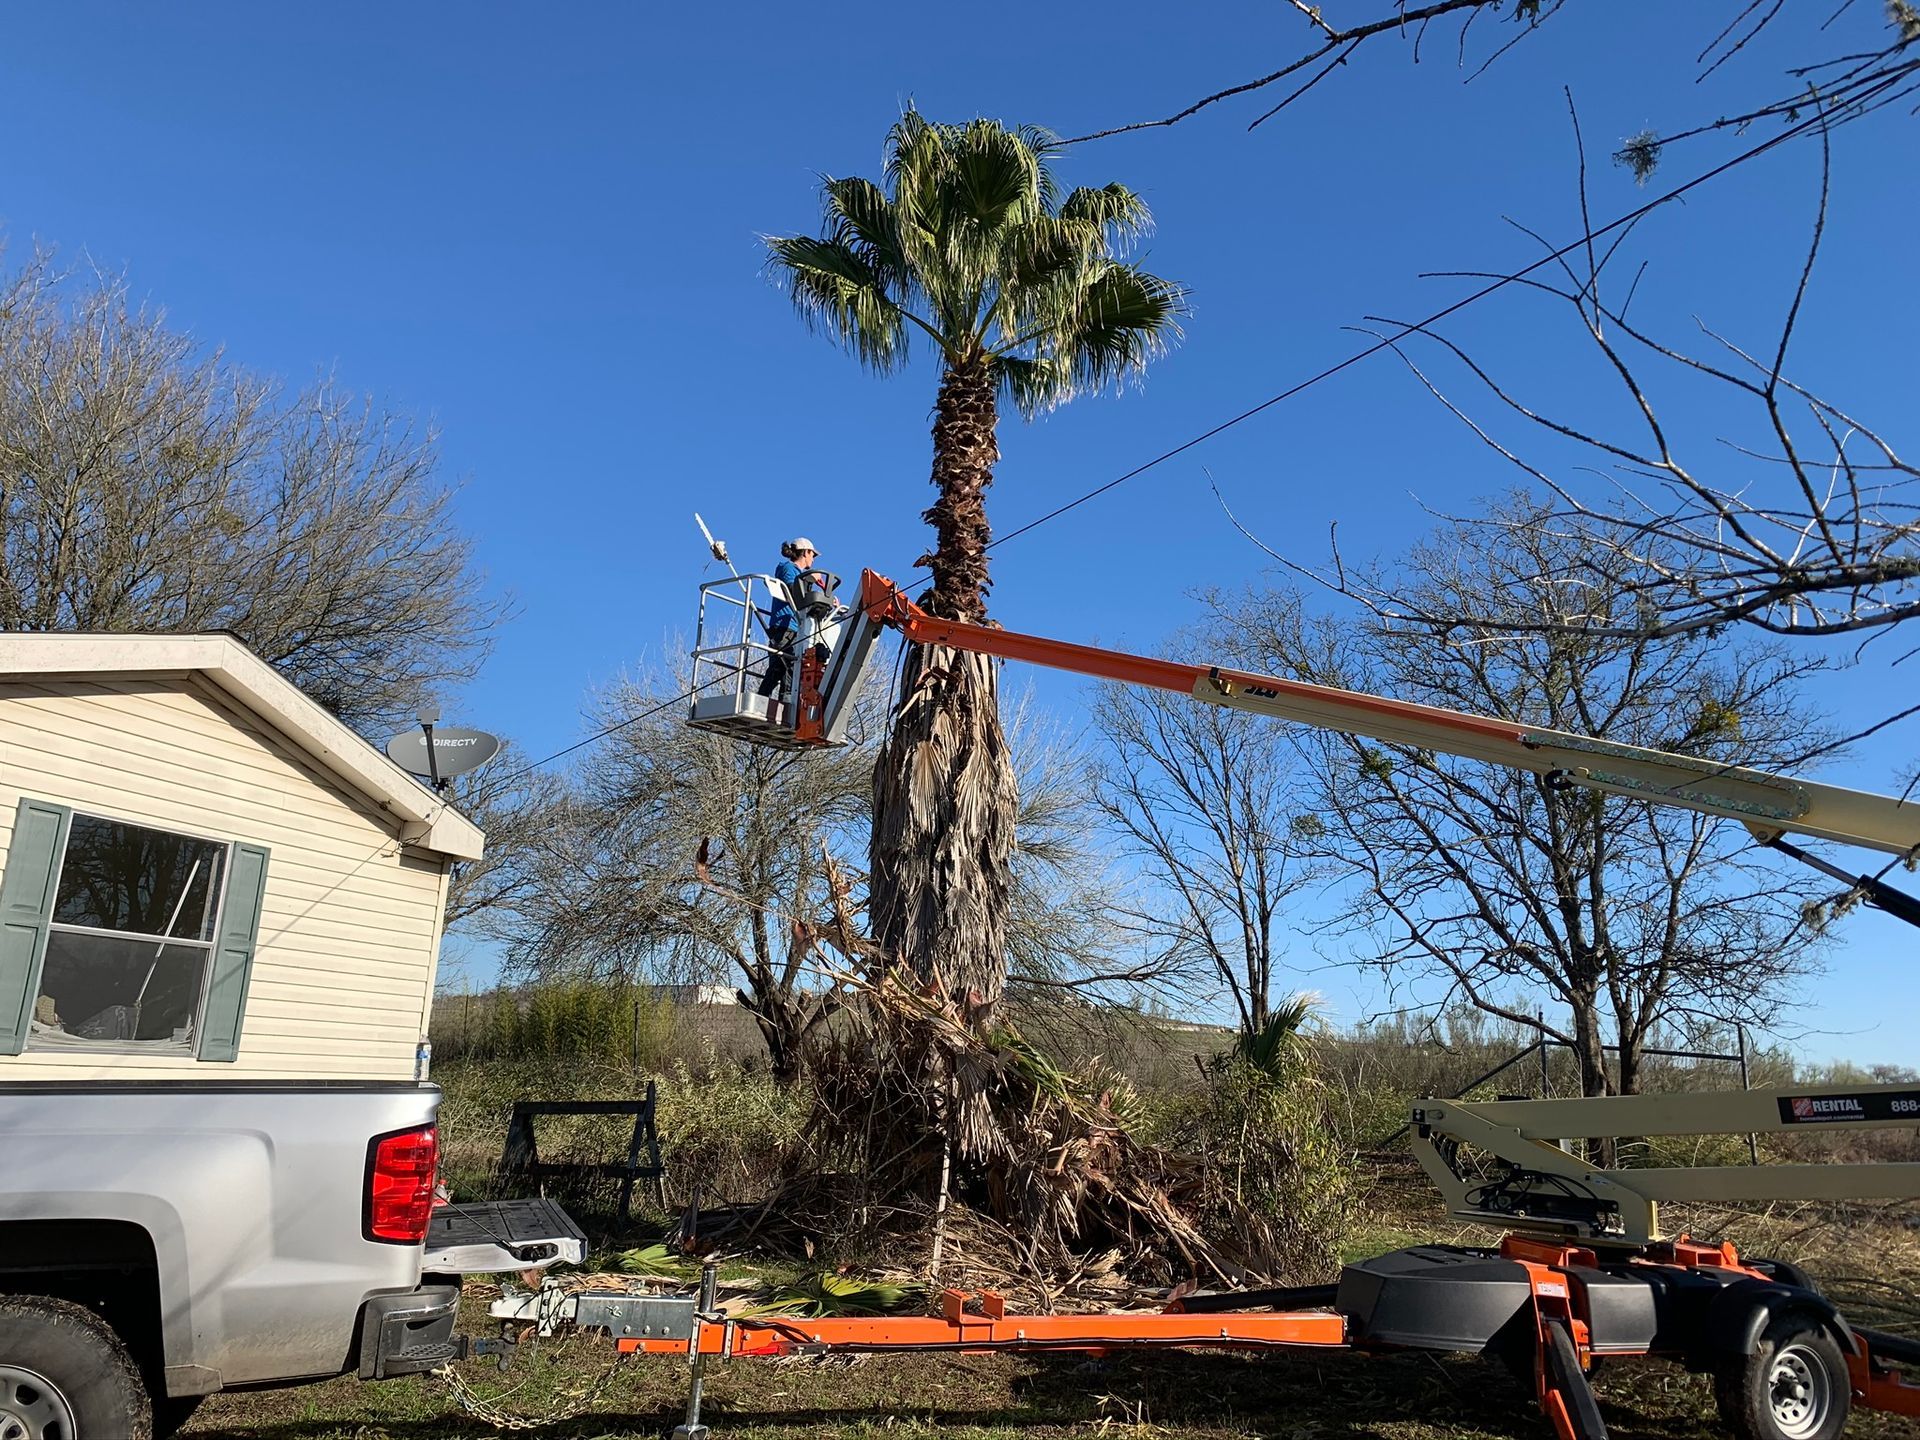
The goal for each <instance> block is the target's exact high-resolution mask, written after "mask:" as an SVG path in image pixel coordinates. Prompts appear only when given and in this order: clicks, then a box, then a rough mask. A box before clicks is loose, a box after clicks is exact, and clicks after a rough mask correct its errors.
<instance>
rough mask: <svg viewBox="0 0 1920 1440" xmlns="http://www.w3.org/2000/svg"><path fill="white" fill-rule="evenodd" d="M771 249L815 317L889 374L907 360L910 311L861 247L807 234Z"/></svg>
mask: <svg viewBox="0 0 1920 1440" xmlns="http://www.w3.org/2000/svg"><path fill="white" fill-rule="evenodd" d="M767 249H768V250H769V251H770V252H771V253H772V256H773V260H774V263H775V264H776V265H777V266H779V267H780V269H781V270H783V271H784V272H785V274H786V279H787V287H788V290H789V292H790V293H791V294H792V296H793V303H794V307H795V308H796V309H797V310H799V311H800V313H801V314H802V315H804V316H806V318H807V320H808V322H809V323H811V324H816V325H818V326H820V327H821V328H823V329H826V330H828V331H830V332H831V333H832V334H833V336H834V337H835V338H836V339H837V340H839V341H840V342H841V343H842V344H844V345H846V346H847V347H848V348H849V349H851V350H852V351H853V352H854V354H856V355H858V356H859V357H860V359H861V360H862V361H863V362H865V363H866V364H867V365H869V366H871V367H872V368H873V369H875V370H878V371H880V372H882V373H883V374H884V373H885V372H887V371H890V370H893V369H896V368H897V367H898V366H900V365H902V364H904V363H905V361H906V358H907V319H906V315H905V313H904V312H903V311H902V310H901V309H900V307H899V306H898V305H897V304H895V303H894V301H893V299H892V298H891V297H890V296H889V295H888V294H887V292H886V286H885V282H884V280H883V279H882V277H881V276H880V274H879V273H878V272H877V271H876V270H875V269H874V267H873V265H872V264H870V263H869V262H868V261H867V260H866V259H865V258H864V257H863V256H861V255H860V254H859V252H858V251H856V250H854V249H852V248H851V247H849V246H847V245H844V244H841V243H840V242H838V241H835V240H815V239H813V238H811V237H810V236H805V235H797V236H793V237H791V238H787V239H772V240H769V241H768V242H767Z"/></svg>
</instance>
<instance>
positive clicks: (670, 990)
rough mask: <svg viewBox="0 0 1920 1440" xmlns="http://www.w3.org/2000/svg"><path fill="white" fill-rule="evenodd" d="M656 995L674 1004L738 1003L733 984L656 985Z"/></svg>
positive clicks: (657, 997)
mask: <svg viewBox="0 0 1920 1440" xmlns="http://www.w3.org/2000/svg"><path fill="white" fill-rule="evenodd" d="M653 993H654V997H655V998H656V999H659V1000H665V1001H668V1002H669V1003H671V1004H674V1005H738V1004H739V1003H740V996H739V995H738V994H737V993H736V992H735V990H734V988H733V987H732V986H731V985H656V986H654V987H653Z"/></svg>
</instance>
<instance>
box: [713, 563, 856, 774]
mask: <svg viewBox="0 0 1920 1440" xmlns="http://www.w3.org/2000/svg"><path fill="white" fill-rule="evenodd" d="M839 587H840V577H839V576H837V575H834V574H832V573H830V572H828V571H825V570H809V571H806V572H804V574H803V575H802V576H801V584H800V586H799V587H798V589H799V591H800V593H799V594H797V595H796V594H795V593H793V590H791V589H790V588H789V587H788V586H787V585H786V584H785V583H784V582H783V581H781V580H779V579H777V578H776V577H774V576H772V575H729V576H728V577H727V578H726V579H724V580H710V581H708V582H707V583H706V584H704V585H702V586H701V587H700V610H699V614H698V616H697V618H696V620H695V625H694V642H693V691H692V693H693V702H692V709H691V710H690V712H689V713H688V716H687V723H688V724H689V725H691V726H692V727H693V728H694V729H696V730H710V731H713V732H714V733H716V734H720V735H731V736H733V737H734V738H735V739H738V740H746V741H749V742H750V743H752V744H755V745H767V746H771V747H772V748H774V749H776V750H802V749H808V748H813V747H815V746H818V745H819V744H821V743H822V742H821V741H820V740H817V739H816V740H807V739H802V738H801V737H800V735H799V733H797V732H799V731H800V730H801V729H802V728H804V726H803V722H804V721H805V720H807V719H808V717H809V714H810V712H816V713H817V711H818V708H819V704H820V698H819V691H820V686H821V683H822V675H823V668H824V667H823V662H822V661H821V660H820V659H819V658H818V656H819V655H820V654H821V653H822V652H825V653H827V654H832V653H833V652H834V651H835V650H836V649H837V648H838V647H839V644H840V638H841V631H842V628H843V623H844V619H845V610H844V607H842V606H841V605H839V604H838V602H836V601H835V600H834V599H833V594H834V592H835V591H836V590H838V589H839ZM776 603H777V604H780V605H784V606H786V607H787V608H788V609H790V610H791V612H792V613H793V614H794V616H795V617H796V618H797V620H798V622H799V623H798V627H797V629H796V631H795V632H794V635H793V638H792V641H791V643H790V644H789V645H785V646H783V645H781V644H779V643H778V638H779V637H777V636H775V635H774V634H773V633H772V630H771V620H772V615H773V608H774V606H775V604H776ZM796 662H797V663H796ZM763 692H766V693H763ZM828 743H839V742H838V741H837V740H835V741H833V742H828Z"/></svg>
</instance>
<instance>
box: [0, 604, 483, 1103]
mask: <svg viewBox="0 0 1920 1440" xmlns="http://www.w3.org/2000/svg"><path fill="white" fill-rule="evenodd" d="M0 832H3V833H0V1085H4V1084H5V1083H7V1082H9V1081H16V1080H21V1081H70V1080H95V1081H97V1080H128V1081H156V1080H165V1081H170V1080H211V1079H256V1080H269V1079H270V1080H355V1081H365V1080H400V1081H405V1080H409V1079H412V1078H413V1077H414V1074H415V1056H416V1053H417V1050H418V1046H419V1043H420V1040H421V1037H422V1036H424V1035H425V1034H426V1032H427V1012H428V1007H429V1004H430V1003H431V998H432V995H433V983H434V970H435V966H436V964H437V961H438V958H439V950H440V927H441V915H442V913H443V910H444V902H445V899H446V893H447V883H448V877H449V873H450V871H451V869H452V867H453V865H454V864H455V863H457V862H458V861H461V860H472V859H477V858H478V857H479V855H480V851H481V844H482V836H481V834H480V832H479V830H478V829H476V828H475V826H474V825H473V824H472V823H471V822H470V821H468V820H467V819H466V818H464V817H463V816H461V815H459V814H458V813H456V812H455V811H453V810H452V809H450V808H449V807H448V805H447V802H446V801H445V799H444V798H443V797H440V796H437V795H435V794H434V793H433V792H432V791H430V790H428V789H427V788H426V787H425V786H423V785H422V784H420V783H419V782H418V781H417V780H415V779H414V778H413V777H412V776H410V775H408V774H407V773H406V772H405V771H403V770H401V769H400V768H399V767H398V766H397V765H395V764H394V763H393V762H392V761H390V760H388V759H387V758H386V756H384V755H382V754H381V753H380V752H379V751H378V750H376V749H375V748H374V747H373V746H371V745H369V744H367V742H366V741H364V740H362V739H361V738H360V737H359V736H358V735H356V734H354V733H353V731H352V730H350V729H348V728H347V726H345V725H343V724H342V723H341V722H340V721H339V720H337V719H335V718H334V717H333V716H332V715H331V714H329V713H328V712H327V711H326V710H324V709H323V708H321V707H320V706H319V705H317V704H315V703H314V702H313V701H312V700H310V699H308V698H307V697H306V696H305V695H304V694H302V693H301V692H300V691H299V690H298V689H297V688H295V687H294V686H293V685H292V684H290V683H289V682H288V681H287V680H285V679H284V678H282V677H281V676H280V675H279V674H278V673H277V672H276V671H275V670H274V669H273V668H272V667H271V666H269V665H268V664H266V662H265V661H263V660H261V659H260V658H259V657H258V656H257V655H255V654H253V653H252V652H251V651H250V650H248V649H247V648H246V646H244V645H243V644H241V643H240V642H239V641H238V640H236V639H234V638H233V637H232V636H230V635H224V634H211V635H72V634H5V635H0Z"/></svg>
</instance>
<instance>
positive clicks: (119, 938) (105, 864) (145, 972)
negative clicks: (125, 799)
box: [27, 814, 230, 1055]
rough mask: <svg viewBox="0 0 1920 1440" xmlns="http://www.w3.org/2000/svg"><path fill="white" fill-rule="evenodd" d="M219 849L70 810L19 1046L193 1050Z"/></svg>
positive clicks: (215, 903)
mask: <svg viewBox="0 0 1920 1440" xmlns="http://www.w3.org/2000/svg"><path fill="white" fill-rule="evenodd" d="M229 850H230V847H229V846H228V845H226V844H225V843H223V842H221V841H217V840H205V839H201V838H199V837H197V836H192V835H177V834H174V833H173V832H171V831H167V830H152V829H148V828H147V827H146V826H143V825H133V824H129V823H127V822H126V821H123V820H108V819H104V818H102V817H100V816H97V815H81V814H75V815H74V816H73V819H72V823H71V825H70V827H69V829H68V833H67V844H66V849H65V852H64V853H63V854H62V856H61V857H60V865H59V871H58V882H57V885H56V888H55V892H54V900H53V912H52V915H51V917H50V919H51V924H50V925H49V927H48V934H47V949H46V959H45V962H44V964H43V966H42V968H41V972H40V986H39V993H38V995H37V996H36V997H35V999H34V1008H33V1015H32V1022H31V1025H30V1027H29V1038H28V1042H27V1048H28V1049H29V1050H93V1051H101V1050H106V1051H135V1052H150V1051H157V1052H160V1053H167V1054H186V1055H191V1054H193V1053H194V1049H195V1044H196V1041H197V1039H198V1036H197V1034H196V1028H197V1027H198V1026H199V1024H200V1023H201V1019H200V1011H201V1000H202V996H203V993H204V991H205V989H206V984H207V973H208V969H209V964H210V961H211V959H212V956H213V942H214V936H215V929H214V925H215V922H216V920H217V919H218V912H219V908H220V904H221V900H222V896H223V893H224V890H225V886H226V878H227V868H228V858H229Z"/></svg>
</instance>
